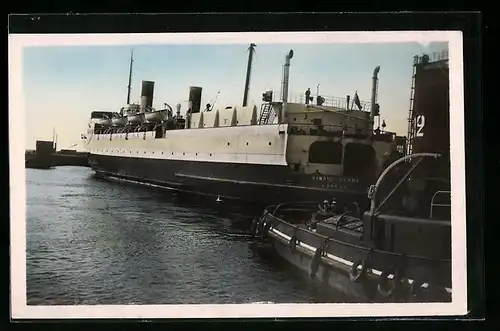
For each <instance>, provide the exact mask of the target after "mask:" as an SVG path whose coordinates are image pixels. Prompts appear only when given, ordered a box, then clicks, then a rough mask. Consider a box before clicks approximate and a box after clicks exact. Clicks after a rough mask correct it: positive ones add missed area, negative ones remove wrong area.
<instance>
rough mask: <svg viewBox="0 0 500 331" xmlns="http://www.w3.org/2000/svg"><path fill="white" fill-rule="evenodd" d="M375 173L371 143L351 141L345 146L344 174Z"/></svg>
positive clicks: (360, 174)
mask: <svg viewBox="0 0 500 331" xmlns="http://www.w3.org/2000/svg"><path fill="white" fill-rule="evenodd" d="M374 173H375V150H374V149H373V147H372V146H371V145H364V144H356V143H351V144H347V145H346V146H345V153H344V176H352V177H356V176H371V175H372V174H374Z"/></svg>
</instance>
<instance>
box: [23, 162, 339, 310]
mask: <svg viewBox="0 0 500 331" xmlns="http://www.w3.org/2000/svg"><path fill="white" fill-rule="evenodd" d="M27 207H28V208H27V292H28V304H131V303H136V304H139V303H144V304H166V303H174V304H180V303H203V304H208V303H212V304H213V303H250V302H267V301H271V302H275V303H280V302H325V301H330V302H334V301H335V298H336V297H335V296H332V295H331V293H328V292H325V291H324V289H322V288H321V286H319V285H316V284H314V283H312V282H311V281H310V280H308V279H307V277H304V276H302V274H300V273H297V272H296V271H295V270H294V269H291V268H290V267H288V265H286V264H285V263H283V262H282V261H281V260H279V259H276V258H275V257H274V255H272V254H270V252H269V251H268V250H267V249H265V248H264V247H261V245H257V244H256V242H255V240H254V239H252V238H251V237H250V236H249V234H248V231H249V227H250V223H251V220H252V218H253V217H254V216H255V215H256V214H260V213H261V210H260V208H252V207H251V206H237V205H233V204H231V203H229V202H222V203H216V202H215V201H211V200H210V201H208V200H193V199H192V198H189V199H188V198H186V197H181V196H177V195H176V194H173V193H172V192H169V191H163V190H159V189H153V188H149V187H141V186H136V185H131V184H120V183H116V182H108V181H106V180H100V179H97V178H95V176H94V175H93V172H92V171H91V170H90V169H88V168H80V167H61V168H56V169H53V170H36V169H29V170H27ZM327 293H328V294H327ZM343 300H345V299H344V298H343Z"/></svg>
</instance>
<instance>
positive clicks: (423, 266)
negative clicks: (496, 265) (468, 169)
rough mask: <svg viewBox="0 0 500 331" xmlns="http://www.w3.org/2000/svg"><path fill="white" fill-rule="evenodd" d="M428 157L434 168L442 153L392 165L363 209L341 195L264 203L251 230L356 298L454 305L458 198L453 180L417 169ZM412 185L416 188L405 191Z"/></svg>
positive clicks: (404, 159)
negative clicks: (341, 200)
mask: <svg viewBox="0 0 500 331" xmlns="http://www.w3.org/2000/svg"><path fill="white" fill-rule="evenodd" d="M429 157H430V158H431V160H427V161H429V162H430V163H427V169H433V167H434V165H432V162H435V161H436V160H435V159H434V158H439V157H440V154H431V153H416V154H411V155H408V156H405V157H402V158H400V159H398V160H396V161H395V162H393V163H392V164H391V165H389V166H388V167H387V168H386V169H385V170H384V172H383V173H382V174H381V175H380V177H379V179H378V181H377V182H376V184H375V185H372V186H371V187H370V190H369V194H368V197H369V199H371V205H370V208H369V210H368V211H366V212H364V213H362V212H361V211H359V208H358V207H357V206H353V208H348V206H345V205H344V206H338V205H337V204H336V203H335V199H333V200H331V201H323V203H319V204H318V202H317V201H316V202H307V201H306V202H290V203H286V202H285V203H282V204H280V205H277V206H269V207H267V208H265V210H264V213H263V215H262V217H260V218H256V219H255V220H254V222H253V223H252V229H251V232H252V234H253V235H254V236H256V237H259V238H260V239H261V240H262V241H263V242H265V243H268V244H270V246H271V248H272V249H273V250H274V251H275V252H276V253H277V254H278V255H279V256H281V257H282V258H284V259H285V260H286V261H288V262H289V263H291V264H292V265H294V266H296V267H298V268H299V269H301V270H302V271H304V272H307V273H309V276H310V277H311V278H313V279H316V280H318V281H320V282H324V283H325V284H328V285H330V287H333V288H335V289H336V290H338V291H341V292H343V293H344V294H346V295H348V296H349V297H350V298H352V299H354V300H356V301H360V302H450V301H451V216H450V215H451V210H450V205H451V203H450V191H449V188H448V190H447V189H443V183H445V184H444V186H445V187H446V186H447V185H449V183H446V180H445V181H437V182H436V181H435V182H432V183H431V182H429V181H432V180H436V178H435V177H434V178H433V179H429V178H430V177H428V173H426V175H422V174H423V172H418V171H416V170H415V169H416V168H417V165H418V164H419V163H420V161H422V159H424V158H429ZM429 164H431V165H429ZM410 175H411V176H410ZM405 180H406V182H405ZM426 180H427V181H428V182H424V181H426ZM394 183H396V184H395V185H394ZM404 183H405V184H404ZM423 183H424V185H422V184H423ZM436 183H438V184H436ZM407 187H412V189H407V190H406V192H403V193H401V191H405V190H404V189H405V188H407ZM417 187H418V188H417ZM423 188H424V189H423ZM398 189H400V190H398ZM401 189H402V190H401ZM384 192H385V193H386V195H385V196H384ZM398 192H399V193H398ZM415 192H418V194H417V195H418V196H419V201H418V202H416V200H412V198H414V197H415ZM408 193H409V194H408ZM410 202H411V203H410ZM415 206H418V210H419V212H416V211H415V210H416V209H415ZM423 206H427V208H423Z"/></svg>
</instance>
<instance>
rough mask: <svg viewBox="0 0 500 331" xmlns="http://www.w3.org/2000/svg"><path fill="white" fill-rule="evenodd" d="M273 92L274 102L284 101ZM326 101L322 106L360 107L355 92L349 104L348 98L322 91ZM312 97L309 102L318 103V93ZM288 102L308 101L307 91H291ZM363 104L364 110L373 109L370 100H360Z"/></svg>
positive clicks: (362, 108) (356, 108)
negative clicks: (355, 101)
mask: <svg viewBox="0 0 500 331" xmlns="http://www.w3.org/2000/svg"><path fill="white" fill-rule="evenodd" d="M272 92H273V99H272V102H282V101H283V98H282V97H281V95H280V94H278V93H275V92H276V91H272ZM319 96H321V97H322V98H323V99H324V101H323V103H322V104H321V105H322V106H327V107H334V108H340V109H355V110H358V109H359V108H358V107H357V106H356V104H355V103H354V93H353V95H351V96H350V99H349V104H347V98H341V97H335V96H329V95H322V94H321V93H320V94H319ZM310 98H312V100H310V101H309V104H311V105H317V100H318V99H317V95H312V94H311V95H310ZM288 102H289V103H302V104H305V103H306V96H305V93H290V95H289V97H288ZM360 104H361V110H362V111H370V109H371V104H370V102H368V101H360Z"/></svg>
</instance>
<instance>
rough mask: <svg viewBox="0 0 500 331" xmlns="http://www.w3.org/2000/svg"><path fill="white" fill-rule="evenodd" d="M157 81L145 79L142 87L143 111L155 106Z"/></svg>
mask: <svg viewBox="0 0 500 331" xmlns="http://www.w3.org/2000/svg"><path fill="white" fill-rule="evenodd" d="M154 88H155V82H151V81H147V80H143V81H142V89H141V111H140V112H141V113H144V111H145V110H146V109H150V108H151V107H153V93H154Z"/></svg>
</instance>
